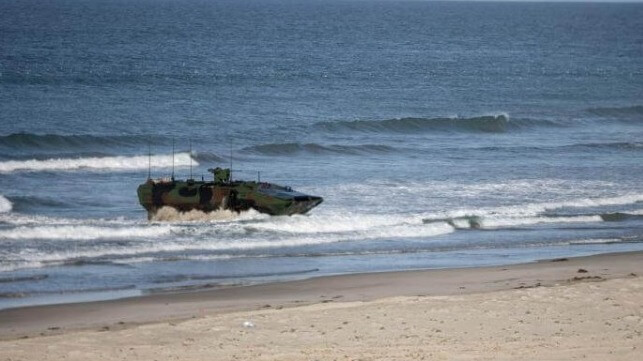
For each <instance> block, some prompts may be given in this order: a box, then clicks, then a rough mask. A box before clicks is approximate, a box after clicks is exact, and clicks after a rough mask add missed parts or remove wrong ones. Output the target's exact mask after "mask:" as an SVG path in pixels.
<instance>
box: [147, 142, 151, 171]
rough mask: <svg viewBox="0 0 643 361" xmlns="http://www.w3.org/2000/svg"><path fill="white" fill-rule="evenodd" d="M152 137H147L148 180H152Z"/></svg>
mask: <svg viewBox="0 0 643 361" xmlns="http://www.w3.org/2000/svg"><path fill="white" fill-rule="evenodd" d="M150 143H151V141H150V137H147V179H152V145H151V144H150Z"/></svg>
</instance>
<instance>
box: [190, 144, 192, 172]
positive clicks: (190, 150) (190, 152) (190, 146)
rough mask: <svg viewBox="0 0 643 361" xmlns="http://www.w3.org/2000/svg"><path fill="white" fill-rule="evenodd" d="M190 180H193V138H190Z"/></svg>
mask: <svg viewBox="0 0 643 361" xmlns="http://www.w3.org/2000/svg"><path fill="white" fill-rule="evenodd" d="M190 179H192V138H190Z"/></svg>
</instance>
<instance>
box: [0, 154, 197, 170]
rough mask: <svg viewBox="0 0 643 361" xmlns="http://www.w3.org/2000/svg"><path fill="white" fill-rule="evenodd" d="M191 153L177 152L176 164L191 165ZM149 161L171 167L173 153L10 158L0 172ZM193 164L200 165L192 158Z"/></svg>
mask: <svg viewBox="0 0 643 361" xmlns="http://www.w3.org/2000/svg"><path fill="white" fill-rule="evenodd" d="M190 158H191V157H190V153H177V154H175V155H174V165H175V166H176V167H185V166H189V165H190ZM149 163H151V164H152V167H155V168H169V167H171V166H172V155H171V154H169V155H168V154H157V155H153V156H152V157H151V159H148V156H146V155H137V156H130V157H127V156H115V157H89V158H52V159H45V160H37V159H31V160H10V161H5V162H0V173H11V172H17V171H28V172H39V171H53V170H57V171H60V170H63V171H72V170H81V169H84V170H101V169H106V170H132V169H147V167H148V165H149ZM192 165H194V166H197V165H199V164H198V163H197V162H196V160H192Z"/></svg>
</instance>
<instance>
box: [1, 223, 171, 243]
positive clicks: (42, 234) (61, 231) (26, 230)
mask: <svg viewBox="0 0 643 361" xmlns="http://www.w3.org/2000/svg"><path fill="white" fill-rule="evenodd" d="M170 232H171V228H170V226H145V227H126V228H115V227H96V226H83V225H65V226H36V227H29V226H20V227H16V228H11V229H6V230H0V240H1V239H9V240H22V239H56V240H83V241H86V240H94V239H129V238H147V237H160V236H163V235H167V234H169V233H170Z"/></svg>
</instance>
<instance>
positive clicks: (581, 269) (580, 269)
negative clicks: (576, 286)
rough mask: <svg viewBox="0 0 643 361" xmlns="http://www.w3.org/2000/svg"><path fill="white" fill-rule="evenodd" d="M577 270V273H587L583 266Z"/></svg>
mask: <svg viewBox="0 0 643 361" xmlns="http://www.w3.org/2000/svg"><path fill="white" fill-rule="evenodd" d="M577 272H578V273H587V270H586V269H584V268H579V269H578V271H577Z"/></svg>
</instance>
